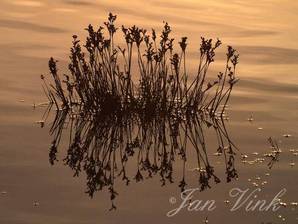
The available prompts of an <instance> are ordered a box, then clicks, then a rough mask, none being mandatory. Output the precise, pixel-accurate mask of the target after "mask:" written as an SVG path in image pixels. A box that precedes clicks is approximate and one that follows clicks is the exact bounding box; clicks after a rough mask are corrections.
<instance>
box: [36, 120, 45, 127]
mask: <svg viewBox="0 0 298 224" xmlns="http://www.w3.org/2000/svg"><path fill="white" fill-rule="evenodd" d="M44 122H45V121H44V120H39V121H35V123H37V124H40V127H41V128H43V127H44Z"/></svg>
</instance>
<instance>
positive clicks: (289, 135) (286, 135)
mask: <svg viewBox="0 0 298 224" xmlns="http://www.w3.org/2000/svg"><path fill="white" fill-rule="evenodd" d="M283 137H285V138H290V137H292V135H291V134H284V135H283Z"/></svg>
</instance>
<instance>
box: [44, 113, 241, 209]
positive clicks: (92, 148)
mask: <svg viewBox="0 0 298 224" xmlns="http://www.w3.org/2000/svg"><path fill="white" fill-rule="evenodd" d="M65 124H68V125H69V127H70V136H69V139H70V142H69V147H68V150H67V155H66V157H65V158H64V160H63V161H64V162H65V164H66V165H67V166H69V167H70V168H71V169H73V170H74V175H75V176H78V175H79V173H80V172H81V171H83V172H85V174H86V176H87V193H88V194H89V195H90V196H91V197H92V196H93V194H94V193H95V192H96V191H98V190H102V189H104V188H108V189H109V191H110V194H111V200H112V202H113V200H114V199H115V197H116V195H117V192H116V191H115V189H114V182H115V179H116V178H117V177H120V178H122V180H123V181H124V182H125V184H126V185H129V183H130V181H131V178H130V177H129V175H128V172H129V171H128V169H127V164H128V162H129V161H130V162H131V163H132V162H135V163H136V173H135V175H134V177H133V179H134V180H135V181H136V182H140V181H143V180H145V179H147V178H152V177H153V176H156V175H158V176H159V177H160V182H161V184H162V185H165V184H166V183H173V182H174V181H173V164H174V162H175V161H176V160H177V159H180V160H181V161H182V162H183V175H182V178H181V181H180V183H179V187H180V188H181V191H184V189H185V187H186V185H187V183H186V176H185V172H186V162H187V152H188V150H190V148H193V149H194V150H195V155H196V161H197V168H196V170H197V171H198V173H199V177H198V183H199V185H200V188H201V190H202V191H203V190H205V189H207V188H210V187H211V185H210V180H211V179H213V181H214V182H215V183H219V182H220V179H219V178H218V177H217V176H216V175H215V170H214V167H213V166H212V165H211V163H210V162H209V159H208V153H207V148H206V147H207V146H206V141H205V135H204V130H203V129H204V127H206V126H207V127H209V128H212V129H214V131H215V134H216V136H217V139H218V149H217V152H218V154H220V155H221V154H222V155H223V157H224V161H225V165H226V175H227V182H230V181H231V180H232V179H234V178H237V176H238V175H237V171H236V169H235V167H234V161H235V158H234V156H235V152H234V151H235V150H234V149H235V148H236V147H235V146H234V144H233V143H232V142H231V140H230V138H229V136H228V133H227V131H226V128H225V126H224V123H223V120H222V119H215V118H210V117H209V116H207V117H206V116H204V115H203V114H201V115H191V116H188V117H181V116H179V115H177V116H172V117H168V116H154V117H153V118H151V119H150V120H147V119H142V117H138V116H136V115H134V114H131V115H123V116H118V117H115V116H114V115H112V114H111V115H107V116H104V117H101V116H96V117H95V116H90V117H86V115H85V114H82V113H79V114H77V115H76V116H74V114H73V113H71V112H70V111H68V110H62V111H57V114H56V118H55V121H54V123H53V126H52V129H51V133H52V135H53V136H54V139H53V141H52V146H51V150H50V153H49V159H50V162H51V164H54V162H55V161H56V160H57V157H56V154H57V151H58V150H57V148H58V145H59V142H60V139H61V136H62V134H63V129H65ZM189 153H191V152H190V151H189ZM112 205H113V208H114V204H112Z"/></svg>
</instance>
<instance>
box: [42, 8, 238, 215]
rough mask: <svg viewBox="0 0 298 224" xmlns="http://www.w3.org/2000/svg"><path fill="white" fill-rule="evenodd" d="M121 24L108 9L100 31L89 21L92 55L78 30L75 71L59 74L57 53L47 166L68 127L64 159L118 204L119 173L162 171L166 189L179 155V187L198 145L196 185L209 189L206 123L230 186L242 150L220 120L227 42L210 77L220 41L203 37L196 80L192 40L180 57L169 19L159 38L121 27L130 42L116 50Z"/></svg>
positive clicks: (231, 60)
mask: <svg viewBox="0 0 298 224" xmlns="http://www.w3.org/2000/svg"><path fill="white" fill-rule="evenodd" d="M115 20H116V15H113V14H111V13H110V14H109V17H108V21H107V22H105V23H104V27H99V28H98V29H97V30H94V28H93V26H91V25H89V26H88V28H87V29H86V30H87V32H88V36H87V39H86V42H85V44H84V45H83V47H84V48H85V50H86V52H84V51H83V49H82V46H81V45H80V41H79V40H78V37H77V36H76V35H73V46H72V48H71V53H70V64H69V70H70V75H66V74H65V75H64V79H63V80H62V79H61V77H60V75H59V74H58V69H57V61H55V59H53V58H51V59H50V60H49V69H50V73H51V76H52V79H53V82H52V83H48V82H47V81H46V78H45V76H43V75H42V76H41V78H42V80H43V88H44V91H45V94H46V96H47V97H48V99H49V101H50V107H49V109H48V110H47V113H49V112H50V110H51V108H52V106H53V105H55V107H56V111H57V112H56V116H55V119H54V122H53V124H52V127H51V130H50V132H51V134H52V135H53V141H52V145H51V148H50V153H49V160H50V163H51V164H54V162H55V161H56V160H57V153H58V146H59V144H60V142H61V139H62V136H63V133H64V132H67V133H68V132H69V146H68V149H67V153H66V157H65V158H64V159H63V161H64V163H65V164H66V165H67V166H69V167H70V168H71V169H73V171H74V175H75V176H78V175H79V173H80V172H85V173H86V176H87V193H88V194H89V195H90V196H91V197H92V196H93V195H94V193H95V192H96V191H98V190H102V189H104V188H107V189H108V190H109V192H110V198H111V201H112V209H114V208H116V206H115V204H114V200H115V198H116V196H117V192H116V189H115V179H116V178H117V177H118V178H121V179H122V180H123V181H124V182H125V184H127V185H128V184H129V183H130V181H132V180H134V181H136V182H140V181H143V180H145V179H146V178H151V177H154V176H159V178H160V181H161V184H162V185H165V184H167V183H172V182H174V178H173V165H174V162H175V161H176V160H180V161H181V162H182V163H183V175H182V178H181V180H180V182H179V187H180V188H181V191H183V190H184V189H185V187H186V185H187V183H186V162H187V151H188V150H194V152H195V154H196V157H197V158H196V161H197V171H198V183H199V186H200V189H201V190H205V189H207V188H210V187H211V184H210V180H213V181H214V182H215V183H219V182H220V179H219V178H218V177H217V176H216V174H215V168H214V167H213V166H212V164H211V163H210V162H209V159H208V152H207V145H206V141H205V134H204V129H205V128H209V129H212V130H213V131H214V133H215V136H216V137H217V145H218V148H217V149H216V150H217V151H216V152H217V154H218V155H222V156H223V158H224V161H225V169H226V170H225V172H226V180H227V182H229V181H231V180H232V179H234V178H237V176H238V175H237V171H236V169H235V164H234V162H235V149H237V148H236V146H235V145H234V144H233V142H232V141H231V139H230V137H229V135H228V132H227V129H226V127H225V124H224V121H225V118H226V114H225V109H226V107H227V103H228V101H229V98H230V95H231V92H232V89H233V87H234V85H235V84H236V83H237V81H238V79H237V78H236V74H235V73H236V65H237V64H238V57H239V55H238V54H236V51H235V50H234V49H233V48H232V47H230V46H228V50H227V54H226V65H225V69H224V72H220V73H219V74H218V76H217V77H216V78H215V80H214V81H208V80H209V79H208V78H207V73H208V68H209V66H210V64H212V63H213V62H214V57H215V51H216V49H217V48H219V46H220V45H221V42H220V41H219V40H217V41H216V42H215V43H213V40H212V39H205V38H201V46H200V51H199V55H200V61H199V65H198V72H197V74H196V75H195V76H194V78H193V79H191V80H190V78H189V75H188V74H187V69H186V48H187V38H186V37H183V38H182V39H181V41H180V42H179V47H180V52H179V53H174V39H172V38H171V37H170V33H171V28H170V26H169V25H168V23H164V28H163V30H162V32H161V35H160V37H159V38H158V37H157V34H156V32H155V30H152V31H151V32H150V34H149V32H148V31H147V30H145V29H141V28H138V27H136V26H132V27H129V28H126V27H124V26H122V32H123V35H124V47H123V46H122V47H120V46H118V45H116V41H115V35H116V32H117V30H118V28H117V27H116V26H115ZM133 62H136V65H137V66H135V64H133ZM134 67H136V68H137V69H136V70H135V69H134ZM136 80H137V82H136ZM136 83H138V84H136ZM66 127H67V129H68V130H67V131H65V129H66ZM130 160H135V161H136V172H135V174H134V175H133V177H131V176H130V175H128V171H127V163H128V161H130Z"/></svg>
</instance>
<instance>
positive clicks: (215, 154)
mask: <svg viewBox="0 0 298 224" xmlns="http://www.w3.org/2000/svg"><path fill="white" fill-rule="evenodd" d="M213 155H214V156H221V155H222V153H221V152H216V153H213Z"/></svg>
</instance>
